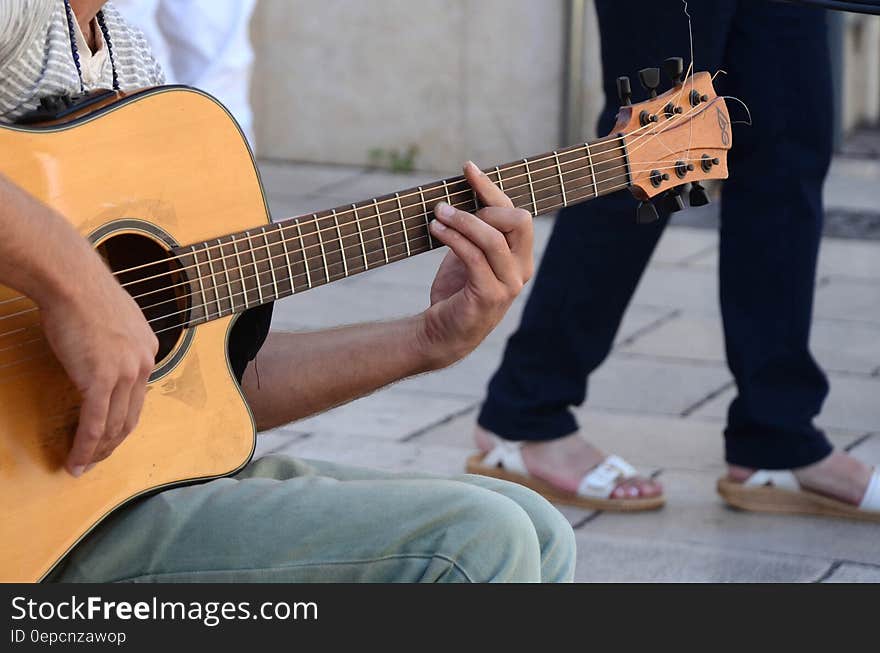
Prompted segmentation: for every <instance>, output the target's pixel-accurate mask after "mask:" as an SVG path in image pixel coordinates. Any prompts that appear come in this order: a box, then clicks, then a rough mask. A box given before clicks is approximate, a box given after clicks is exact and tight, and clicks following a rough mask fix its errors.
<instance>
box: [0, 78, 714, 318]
mask: <svg viewBox="0 0 880 653" xmlns="http://www.w3.org/2000/svg"><path fill="white" fill-rule="evenodd" d="M682 93H683V89H682V90H680V91H679V93H678V95H677V100H676V101H678V100H679V99H680V97H681V94H682ZM703 109H705V107H703V106H701V105H697V106H695V107H692V108H691V109H689V110H688V111H687V112H685V113H684V114H682V115H680V116H679V117H678V118H676V117H675V115H673V116H672V117H670V118H669V119H668V120H667V122H665V123H663V125H662V127H664V128H666V127H668V126H669V125H670V124H671V123H672V122H683V121H684V120H685V119H686V118H687V117H688V116H689V115H690V114H691V113H693V112H695V111H702V110H703ZM653 127H654V123H648V124H647V125H644V126H642V127H639V128H638V129H635V130H633V131H632V132H630V133H629V134H626V135H625V137H629V138H631V137H632V136H633V135H637V134H639V132H642V131H645V130H649V129H652V128H653ZM658 135H659V134H658V133H653V132H646V133H645V134H641V135H639V136H637V137H636V138H632V139H631V140H630V142H629V143H625V142H624V141H623V139H622V138H621V137H620V136H616V137H611V138H610V139H609V140H606V141H601V142H599V143H596V144H595V146H602V145H606V144H612V143H613V145H612V146H611V147H609V148H608V149H606V150H601V151H593V150H589V146H590V143H584V144H582V145H573V146H570V147H568V148H563V149H562V150H557V151H555V152H554V153H551V154H548V155H546V156H542V157H540V158H536V159H534V160H529V161H528V165H529V166H531V165H534V164H536V163H540V162H543V161H549V160H551V159H552V160H554V163H552V164H550V165H548V166H547V167H545V168H541V169H539V170H535V171H532V173H533V174H537V173H540V172H544V171H547V170H553V169H555V167H556V166H555V158H556V156H557V155H561V156H565V155H566V154H572V153H576V152H577V151H578V150H580V149H582V148H587V149H588V157H587V158H589V157H590V156H597V155H601V154H606V153H608V152H612V151H614V150H616V149H618V148H620V147H621V146H622V145H626V146H627V147H628V148H629V150H631V151H629V150H628V151H629V153H630V154H634V153H635V152H636V151H638V149H640V148H635V149H632V146H633V145H634V144H635V143H637V142H638V141H639V140H642V139H644V138H646V137H650V136H655V137H656V136H658ZM583 158H584V157H583V156H579V157H578V159H583ZM578 159H574V160H572V161H567V162H565V163H566V164H568V163H573V162H575V161H577V160H578ZM523 165H525V160H523V161H520V162H516V163H511V164H510V165H508V166H507V167H503V168H502V167H500V166H496V168H495V169H490V170H489V171H488V172H486V174H487V176H488V175H489V174H492V173H495V174H496V175H500V173H501V172H508V171H510V170H515V169H517V168H519V167H522V166H523ZM484 172H485V171H484ZM527 176H528V172H526V173H522V174H519V175H515V176H513V177H511V178H510V179H508V180H506V181H511V180H513V179H519V178H522V177H527ZM462 181H463V178H462V177H455V178H451V179H445V180H441V181H438V182H433V183H436V184H437V186H435V187H433V188H428V189H427V190H426V191H425V192H432V191H437V190H441V186H440V184H442V185H443V188H446V187H448V185H449V183H450V182H451V183H453V184H456V183H461V182H462ZM495 183H498V182H495ZM422 190H425V189H422ZM460 192H470V190H466V191H460ZM420 194H421V192H420V191H414V192H411V193H408V194H405V195H398V196H395V197H394V198H389V199H385V200H381V201H380V202H379V204H385V203H388V202H397V200H398V199H401V200H403V199H408V198H410V197H417V196H419V195H420ZM438 199H440V198H438ZM410 206H412V205H410ZM394 212H395V211H394V210H392V211H388V212H385V213H394ZM350 213H353V210H352V209H346V210H345V211H343V212H341V213H338V214H337V216H338V217H344V216H345V215H347V214H350ZM385 213H383V214H385ZM302 217H305V216H302ZM325 217H328V216H325ZM369 217H375V216H369ZM322 219H323V218H322ZM300 224H303V225H305V224H307V222H306V221H300ZM287 228H290V227H287ZM218 247H221V245H213V246H211V247H210V248H208V249H207V250H201V251H209V250H210V249H216V248H218ZM162 263H165V261H151V262H150V263H145V264H142V265H138V266H135V267H131V268H127V269H124V270H118V271H115V272H113V274H114V275H121V274H125V273H128V272H132V271H135V270H138V269H141V268H144V267H149V266H151V265H159V264H162ZM17 299H19V298H12V299H8V300H5V301H0V305H2V304H4V303H7V302H9V301H16V300H17Z"/></svg>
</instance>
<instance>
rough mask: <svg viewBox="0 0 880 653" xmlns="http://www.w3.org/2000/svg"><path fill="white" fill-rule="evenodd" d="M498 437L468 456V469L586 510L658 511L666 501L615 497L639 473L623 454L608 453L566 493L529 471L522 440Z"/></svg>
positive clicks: (659, 498)
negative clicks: (487, 449) (485, 450)
mask: <svg viewBox="0 0 880 653" xmlns="http://www.w3.org/2000/svg"><path fill="white" fill-rule="evenodd" d="M496 439H497V444H496V445H495V447H494V448H493V449H492V450H491V451H490V452H489V453H487V454H483V453H477V454H474V455H473V456H471V457H470V458H468V461H467V472H468V473H469V474H481V475H482V476H491V477H493V478H500V479H503V480H505V481H512V482H514V483H519V484H520V485H524V486H526V487H527V488H530V489H532V490H534V491H535V492H537V493H538V494H541V495H543V496H544V498H546V499H547V500H548V501H552V502H554V503H562V504H566V505H570V506H577V507H578V508H584V509H586V510H616V511H621V512H623V511H626V512H637V511H642V510H656V509H658V508H661V507H662V506H663V504H664V503H665V502H666V500H665V498H664V497H663V496H662V495H660V496H657V497H633V498H626V497H625V498H620V499H617V498H612V496H611V495H612V493H613V492H614V489H615V488H616V487H617V486H618V485H619V484H620V482H621V481H623V480H626V479H629V478H633V477H635V476H638V473H637V472H636V470H635V468H634V467H633V466H632V465H630V464H629V463H628V462H626V461H625V460H624V459H623V458H621V457H620V456H614V455H611V456H608V457H607V458H606V459H605V460H603V461H602V462H601V463H599V464H598V465H597V466H596V467H594V468H593V469H592V470H590V471H589V472H587V474H586V475H584V477H583V478H582V479H581V482H580V485H579V486H578V489H577V492H566V491H565V490H561V489H559V488H557V487H554V486H553V485H551V484H550V483H547V482H546V481H542V480H541V479H539V478H536V477H535V476H533V475H531V474H529V472H528V470H527V469H526V465H525V462H524V461H523V458H522V453H521V449H522V443H521V442H511V441H509V440H501V439H500V438H496Z"/></svg>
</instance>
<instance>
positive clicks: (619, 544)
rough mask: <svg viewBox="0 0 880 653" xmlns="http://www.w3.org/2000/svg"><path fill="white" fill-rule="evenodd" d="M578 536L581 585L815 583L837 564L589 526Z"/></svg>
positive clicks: (580, 530) (817, 559)
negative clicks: (604, 531)
mask: <svg viewBox="0 0 880 653" xmlns="http://www.w3.org/2000/svg"><path fill="white" fill-rule="evenodd" d="M628 518H629V519H631V520H633V521H638V520H639V519H641V516H639V515H630V516H628ZM575 538H576V541H577V547H578V555H577V567H576V569H575V581H576V582H581V583H655V582H656V583H730V582H735V583H754V582H763V583H767V582H769V583H773V582H781V583H792V582H810V581H814V580H816V579H817V578H818V577H820V576H821V575H822V573H823V572H824V571H825V570H827V569H828V568H829V566H830V564H831V561H830V560H823V559H821V558H813V557H800V556H798V557H795V556H787V555H783V554H770V553H758V552H754V551H735V550H728V549H722V548H716V547H712V546H704V545H698V544H690V543H680V542H656V541H652V540H646V539H644V538H641V537H623V536H610V535H603V534H599V533H595V532H594V531H593V530H592V529H591V528H590V527H589V525H588V526H587V527H585V528H582V529H579V530H577V531H575Z"/></svg>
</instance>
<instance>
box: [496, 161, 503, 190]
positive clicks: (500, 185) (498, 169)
mask: <svg viewBox="0 0 880 653" xmlns="http://www.w3.org/2000/svg"><path fill="white" fill-rule="evenodd" d="M495 175H496V176H497V177H498V188H500V189H501V190H502V192H503V191H504V179H502V178H501V168H499V167H498V166H495Z"/></svg>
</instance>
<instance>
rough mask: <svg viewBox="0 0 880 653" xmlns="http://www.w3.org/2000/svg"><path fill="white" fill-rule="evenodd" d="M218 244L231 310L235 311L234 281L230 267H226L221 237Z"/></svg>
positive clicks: (231, 311)
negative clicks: (230, 275)
mask: <svg viewBox="0 0 880 653" xmlns="http://www.w3.org/2000/svg"><path fill="white" fill-rule="evenodd" d="M217 245H218V246H219V247H220V260H221V261H223V275H224V276H225V277H226V289H227V290H228V291H229V312H230V313H235V293H234V292H233V291H232V282H231V281H230V280H229V268H227V267H226V253H225V252H224V251H223V241H222V240H221V239H220V238H218V239H217Z"/></svg>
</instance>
